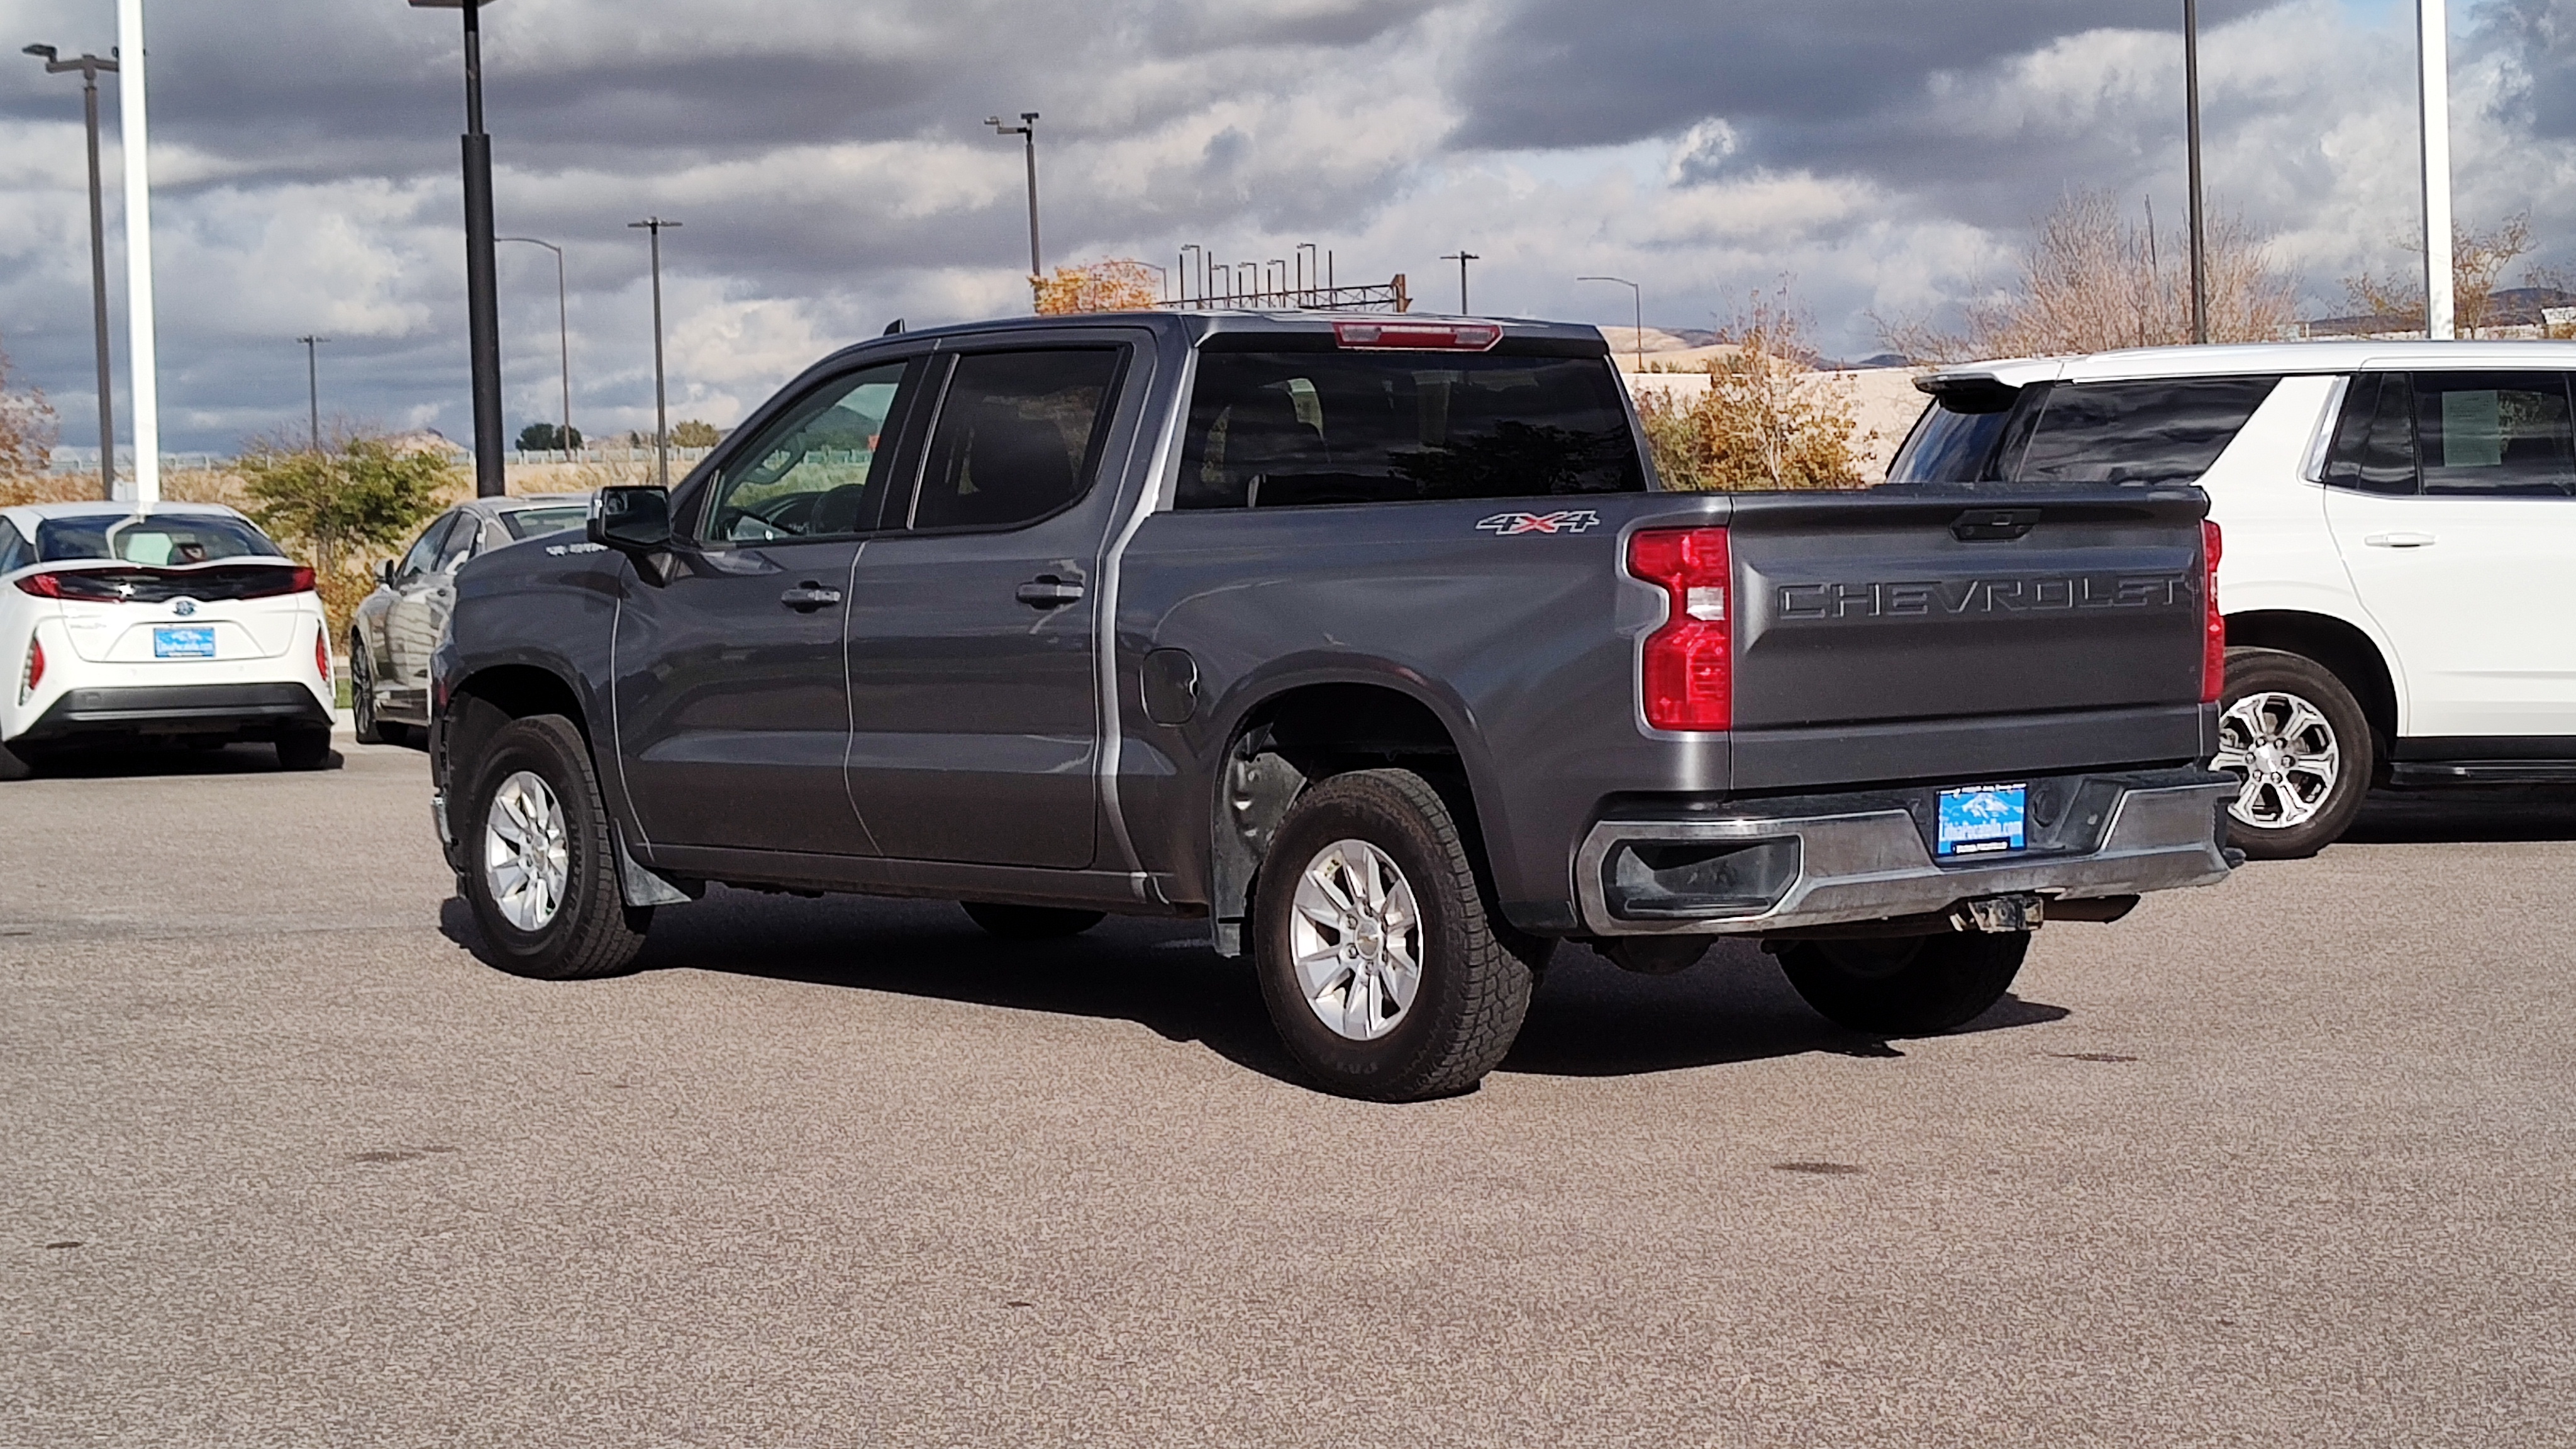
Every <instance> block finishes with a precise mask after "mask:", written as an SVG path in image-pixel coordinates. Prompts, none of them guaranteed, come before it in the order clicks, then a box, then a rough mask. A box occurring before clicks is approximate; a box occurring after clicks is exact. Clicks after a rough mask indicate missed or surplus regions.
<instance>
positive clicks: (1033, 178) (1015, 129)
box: [984, 111, 1046, 297]
mask: <svg viewBox="0 0 2576 1449" xmlns="http://www.w3.org/2000/svg"><path fill="white" fill-rule="evenodd" d="M984 124H985V125H987V126H990V127H992V128H993V134H994V135H996V136H1017V137H1020V138H1021V140H1022V141H1023V142H1025V143H1026V148H1027V151H1028V159H1029V294H1030V295H1031V296H1032V297H1034V296H1036V295H1037V289H1038V284H1039V282H1040V281H1042V280H1043V279H1044V278H1045V276H1046V271H1045V269H1044V268H1042V267H1040V266H1039V265H1038V113H1037V112H1035V111H1022V112H1020V123H1019V124H1018V125H1016V126H1005V125H1003V124H1002V118H1001V117H999V116H986V117H985V118H984Z"/></svg>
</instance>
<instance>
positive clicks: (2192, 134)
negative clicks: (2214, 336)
mask: <svg viewBox="0 0 2576 1449" xmlns="http://www.w3.org/2000/svg"><path fill="white" fill-rule="evenodd" d="M2182 91H2183V119H2184V125H2183V147H2184V150H2185V151H2186V152H2188V153H2189V155H2188V163H2189V170H2190V172H2191V176H2190V182H2191V340H2192V341H2194V342H2207V341H2208V340H2209V239H2208V233H2207V231H2206V230H2205V228H2204V225H2203V223H2202V220H2201V209H2200V0H2182Z"/></svg>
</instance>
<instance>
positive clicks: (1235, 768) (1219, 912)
mask: <svg viewBox="0 0 2576 1449" xmlns="http://www.w3.org/2000/svg"><path fill="white" fill-rule="evenodd" d="M1386 766H1401V767H1403V768H1405V769H1408V770H1412V771H1414V772H1415V773H1417V774H1419V775H1421V776H1422V777H1423V778H1424V779H1425V780H1427V781H1429V782H1430V784H1431V787H1432V788H1433V789H1434V790H1437V791H1439V792H1440V797H1441V799H1442V801H1443V802H1444V803H1446V804H1447V805H1448V807H1449V813H1450V814H1451V815H1452V816H1453V817H1455V819H1456V820H1457V822H1458V828H1459V831H1460V833H1461V834H1462V835H1463V836H1464V837H1465V839H1466V841H1467V844H1468V848H1469V850H1471V851H1473V852H1476V853H1477V855H1478V857H1479V858H1480V859H1481V858H1482V850H1483V846H1482V841H1481V837H1480V835H1479V833H1478V831H1477V828H1476V825H1477V821H1476V802H1475V794H1474V791H1473V790H1472V789H1471V788H1470V787H1469V786H1468V783H1467V772H1466V767H1465V765H1464V764H1463V762H1462V761H1461V759H1460V757H1459V754H1458V742H1457V741H1456V740H1455V739H1453V738H1451V737H1450V734H1449V728H1448V726H1446V725H1444V724H1442V723H1441V722H1440V716H1438V715H1437V714H1434V713H1433V712H1432V710H1431V707H1430V706H1429V705H1426V704H1424V703H1423V702H1422V701H1420V700H1418V699H1415V698H1413V697H1412V696H1411V695H1407V694H1404V693H1401V692H1400V691H1397V690H1393V689H1388V688H1386V687H1384V686H1382V685H1374V684H1314V685H1307V686H1304V687H1302V688H1298V689H1292V690H1288V691H1285V692H1283V693H1281V694H1279V695H1276V696H1274V697H1272V698H1270V699H1266V700H1263V701H1262V702H1261V703H1260V704H1259V705H1257V706H1255V707H1254V708H1253V710H1252V712H1251V713H1250V714H1248V715H1246V716H1245V717H1244V720H1243V723H1242V724H1241V725H1240V726H1238V727H1237V729H1236V731H1235V735H1234V738H1233V740H1232V741H1231V742H1229V743H1228V744H1227V746H1226V751H1225V756H1224V761H1223V765H1222V769H1221V773H1220V775H1219V778H1218V781H1217V791H1216V801H1215V808H1214V810H1213V812H1212V816H1213V818H1212V820H1211V826H1212V833H1213V839H1212V849H1211V853H1210V856H1209V888H1210V894H1211V896H1212V897H1213V899H1212V900H1211V902H1210V908H1209V915H1210V917H1211V918H1212V924H1213V925H1214V927H1215V931H1214V935H1215V938H1216V941H1217V946H1218V949H1219V950H1220V951H1223V952H1225V953H1226V954H1229V955H1234V954H1240V953H1241V950H1242V932H1243V922H1244V920H1245V918H1246V917H1247V916H1249V915H1250V913H1251V906H1252V888H1253V878H1254V876H1255V875H1256V874H1258V872H1259V871H1260V868H1261V860H1262V857H1263V856H1264V855H1265V854H1267V853H1268V852H1269V849H1270V840H1271V837H1272V836H1273V835H1275V834H1277V833H1278V830H1279V822H1280V821H1281V820H1282V819H1284V818H1285V817H1286V816H1287V814H1288V807H1289V806H1291V805H1293V804H1295V803H1296V801H1297V797H1298V796H1299V795H1300V794H1302V793H1304V791H1305V789H1306V787H1307V786H1308V785H1310V784H1312V783H1314V782H1315V781H1317V780H1321V779H1324V778H1326V777H1328V776H1332V775H1339V774H1344V773H1347V772H1349V771H1352V770H1368V769H1378V768H1382V767H1386Z"/></svg>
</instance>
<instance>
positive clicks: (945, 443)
mask: <svg viewBox="0 0 2576 1449" xmlns="http://www.w3.org/2000/svg"><path fill="white" fill-rule="evenodd" d="M1125 360H1126V349H1124V348H1117V347H1085V348H1062V349H1055V350H1050V351H1044V352H970V353H967V354H966V355H965V356H963V357H960V358H958V359H957V368H956V371H955V372H954V373H952V374H951V375H950V377H949V381H948V393H947V396H946V397H945V398H944V399H943V400H942V401H941V403H940V405H939V423H938V426H937V427H936V428H935V429H934V430H933V431H932V433H931V437H930V448H929V451H928V454H927V457H926V459H925V461H924V466H923V468H922V475H921V491H920V494H919V496H918V497H917V498H916V499H915V500H914V502H913V508H912V526H913V527H914V528H916V529H932V528H1008V527H1013V526H1015V525H1018V524H1023V523H1030V522H1034V521H1035V520H1037V519H1040V518H1043V517H1045V516H1046V515H1048V514H1050V513H1053V512H1055V511H1056V510H1057V509H1059V508H1062V507H1064V506H1065V505H1066V504H1068V503H1071V502H1072V501H1073V500H1075V499H1077V498H1079V497H1081V496H1082V495H1083V492H1084V491H1085V490H1086V489H1088V488H1089V487H1090V486H1091V475H1092V472H1093V470H1094V469H1095V468H1097V467H1098V466H1099V461H1100V458H1099V454H1100V444H1101V441H1102V434H1104V433H1105V432H1106V431H1107V423H1108V415H1109V405H1110V402H1111V401H1112V399H1113V398H1114V397H1115V396H1116V394H1117V382H1118V373H1119V368H1120V366H1121V364H1122V363H1124V361H1125Z"/></svg>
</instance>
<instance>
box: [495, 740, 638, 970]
mask: <svg viewBox="0 0 2576 1449" xmlns="http://www.w3.org/2000/svg"><path fill="white" fill-rule="evenodd" d="M522 772H525V773H527V774H531V775H534V776H535V777H536V778H537V779H538V780H539V781H540V782H542V783H543V784H544V786H545V788H546V790H547V791H548V792H550V793H551V795H552V797H553V800H554V802H555V804H556V806H557V807H558V808H559V809H560V811H561V813H562V820H561V836H562V842H563V847H564V865H563V880H562V885H561V893H560V895H559V896H558V898H557V901H556V904H555V906H554V908H553V910H552V912H551V913H549V914H545V915H543V916H542V918H539V919H535V920H533V921H532V922H531V924H530V925H529V926H527V927H522V926H521V925H519V924H518V923H516V922H514V921H512V920H511V919H510V916H509V915H508V914H507V913H505V911H504V909H503V907H502V904H501V903H500V902H499V901H498V900H496V899H495V898H494V895H493V874H494V872H493V870H492V868H491V854H490V852H492V851H493V849H494V843H493V841H492V840H491V839H490V838H489V837H488V836H487V834H486V832H485V829H484V825H485V821H486V820H487V818H488V817H489V815H490V812H491V810H492V802H493V797H494V795H495V794H496V793H497V792H498V791H499V790H500V789H501V787H502V786H503V785H504V784H505V783H507V782H509V781H511V780H513V779H514V778H516V777H517V776H518V775H519V774H520V773H522ZM456 774H457V776H458V777H459V778H460V779H463V780H466V781H467V782H469V784H468V788H467V789H466V790H465V792H464V801H463V804H464V807H465V808H464V809H463V810H462V811H461V812H459V813H460V814H461V816H462V818H461V819H460V820H459V821H458V822H457V826H458V832H459V834H460V836H461V838H462V839H463V841H464V843H465V856H466V869H465V872H464V876H463V885H464V888H465V899H466V903H467V904H468V905H470V906H471V907H472V908H473V910H474V923H475V924H476V925H477V926H479V927H481V928H482V929H481V936H482V945H483V949H482V951H480V952H479V953H478V954H479V955H481V956H482V958H483V960H484V961H485V962H486V963H487V964H489V965H492V966H495V967H498V968H499V969H501V970H503V971H507V972H509V973H510V974H512V975H514V976H531V977H535V978H537V979H538V980H541V981H574V980H581V979H585V978H588V977H594V976H611V975H615V974H616V973H618V972H621V971H624V970H627V969H628V968H630V967H632V966H633V965H634V964H635V958H636V956H637V955H638V954H639V953H640V952H642V951H643V949H644V933H645V931H646V929H647V928H649V927H650V926H651V925H652V922H653V910H652V908H651V907H650V906H630V905H628V904H626V898H625V896H624V895H623V894H622V893H621V892H620V891H619V889H618V884H617V857H616V849H617V847H616V845H615V843H614V840H613V838H612V836H611V834H610V831H609V825H608V808H607V806H606V805H605V804H604V803H603V802H602V801H601V798H600V793H599V779H598V776H597V775H596V774H595V773H594V772H593V771H592V768H591V762H590V746H589V744H588V742H586V741H585V740H583V739H582V736H581V731H580V730H578V729H576V728H574V727H573V723H572V721H570V720H568V719H565V718H564V717H563V716H562V715H558V714H540V715H531V716H529V717H527V718H525V719H518V720H513V721H511V722H510V723H509V724H507V725H504V726H503V727H502V728H501V729H500V730H499V731H498V732H496V733H495V734H493V736H492V737H491V742H490V743H489V744H488V745H486V746H485V747H484V750H483V754H482V757H481V758H479V759H476V760H473V761H469V762H466V763H465V764H464V766H463V767H462V768H460V769H458V770H457V771H456Z"/></svg>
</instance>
